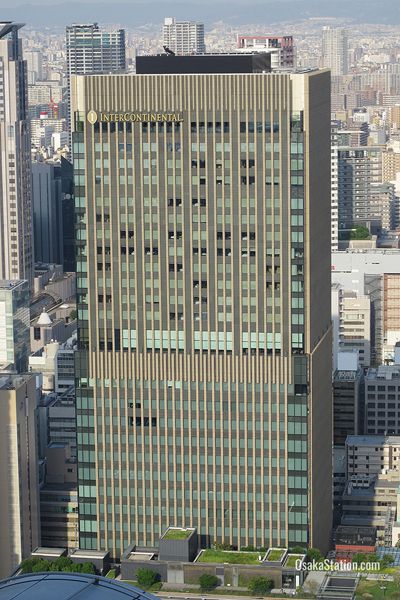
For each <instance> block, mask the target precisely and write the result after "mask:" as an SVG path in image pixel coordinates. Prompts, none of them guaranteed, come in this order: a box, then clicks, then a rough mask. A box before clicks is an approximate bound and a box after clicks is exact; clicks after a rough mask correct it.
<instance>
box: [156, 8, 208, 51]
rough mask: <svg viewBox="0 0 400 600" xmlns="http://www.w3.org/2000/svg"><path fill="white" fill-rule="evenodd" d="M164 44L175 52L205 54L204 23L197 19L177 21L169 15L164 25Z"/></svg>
mask: <svg viewBox="0 0 400 600" xmlns="http://www.w3.org/2000/svg"><path fill="white" fill-rule="evenodd" d="M163 40H164V41H163V43H164V46H166V47H167V48H169V49H170V50H172V52H174V53H175V54H204V52H205V51H206V46H205V43H204V24H203V23H197V22H195V21H177V20H176V19H175V18H174V17H167V18H166V19H165V20H164V27H163Z"/></svg>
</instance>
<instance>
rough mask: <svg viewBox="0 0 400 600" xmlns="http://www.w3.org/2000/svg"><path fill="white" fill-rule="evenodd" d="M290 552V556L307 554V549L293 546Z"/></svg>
mask: <svg viewBox="0 0 400 600" xmlns="http://www.w3.org/2000/svg"><path fill="white" fill-rule="evenodd" d="M290 552H291V553H292V554H307V548H303V547H302V546H293V548H290Z"/></svg>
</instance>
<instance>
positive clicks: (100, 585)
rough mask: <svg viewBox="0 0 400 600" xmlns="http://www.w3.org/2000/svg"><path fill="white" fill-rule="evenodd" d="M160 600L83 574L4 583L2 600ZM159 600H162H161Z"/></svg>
mask: <svg viewBox="0 0 400 600" xmlns="http://www.w3.org/2000/svg"><path fill="white" fill-rule="evenodd" d="M14 598H18V600H55V599H56V600H72V599H73V600H156V597H155V596H153V595H152V594H148V593H147V592H144V591H142V590H140V589H139V588H136V587H134V586H133V585H129V584H126V583H120V582H119V581H114V580H113V579H107V578H105V577H98V576H96V575H84V574H81V573H62V572H54V573H52V572H46V573H31V574H29V575H21V576H19V577H12V578H10V579H3V580H2V581H0V600H13V599H14ZM157 600H158V599H157Z"/></svg>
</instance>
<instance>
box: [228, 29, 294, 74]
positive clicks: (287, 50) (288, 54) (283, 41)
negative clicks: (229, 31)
mask: <svg viewBox="0 0 400 600" xmlns="http://www.w3.org/2000/svg"><path fill="white" fill-rule="evenodd" d="M237 48H238V50H240V51H241V52H257V51H258V52H268V53H269V54H271V67H272V69H284V68H293V67H294V66H295V47H294V42H293V36H291V35H283V36H282V35H281V36H276V35H238V37H237Z"/></svg>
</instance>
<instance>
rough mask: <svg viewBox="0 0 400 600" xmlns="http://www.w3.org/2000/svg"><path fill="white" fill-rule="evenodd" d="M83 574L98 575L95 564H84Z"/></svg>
mask: <svg viewBox="0 0 400 600" xmlns="http://www.w3.org/2000/svg"><path fill="white" fill-rule="evenodd" d="M81 573H89V574H90V575H95V574H96V569H95V566H94V564H93V563H90V562H88V563H83V564H82V568H81Z"/></svg>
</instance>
